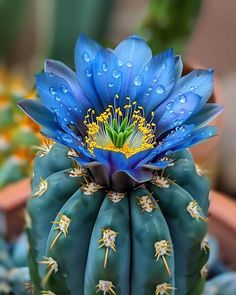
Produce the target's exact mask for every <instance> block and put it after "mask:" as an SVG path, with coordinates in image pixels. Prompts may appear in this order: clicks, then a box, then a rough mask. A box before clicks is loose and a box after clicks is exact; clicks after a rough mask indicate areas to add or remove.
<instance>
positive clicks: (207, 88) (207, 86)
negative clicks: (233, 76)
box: [171, 69, 214, 111]
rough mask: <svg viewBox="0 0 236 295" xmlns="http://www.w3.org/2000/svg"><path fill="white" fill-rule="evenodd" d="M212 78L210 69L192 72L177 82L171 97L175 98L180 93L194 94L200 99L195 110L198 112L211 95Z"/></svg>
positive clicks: (212, 73)
mask: <svg viewBox="0 0 236 295" xmlns="http://www.w3.org/2000/svg"><path fill="white" fill-rule="evenodd" d="M213 78H214V71H213V70H212V69H209V70H195V71H192V72H190V73H189V74H187V75H186V76H183V77H182V78H181V79H179V80H178V81H177V83H176V84H175V87H174V89H173V92H172V93H171V97H175V96H176V95H179V94H180V93H181V94H182V93H185V92H189V91H190V92H193V93H196V94H198V95H199V96H200V97H201V103H200V104H199V107H198V109H197V110H199V109H201V107H202V106H203V105H204V104H205V103H206V102H207V101H208V99H209V98H210V96H211V95H212V91H213ZM197 110H196V111H197Z"/></svg>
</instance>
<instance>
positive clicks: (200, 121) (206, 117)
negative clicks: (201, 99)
mask: <svg viewBox="0 0 236 295" xmlns="http://www.w3.org/2000/svg"><path fill="white" fill-rule="evenodd" d="M222 111H223V107H222V106H221V105H219V104H216V103H208V104H206V105H205V106H204V107H203V108H202V109H201V110H200V111H199V112H198V113H196V114H194V115H193V116H192V117H190V118H189V120H188V121H187V122H186V124H194V125H195V126H196V127H198V128H199V127H203V126H206V125H208V124H209V123H210V122H211V121H213V120H214V119H215V118H216V117H217V116H218V115H219V114H220V113H221V112H222Z"/></svg>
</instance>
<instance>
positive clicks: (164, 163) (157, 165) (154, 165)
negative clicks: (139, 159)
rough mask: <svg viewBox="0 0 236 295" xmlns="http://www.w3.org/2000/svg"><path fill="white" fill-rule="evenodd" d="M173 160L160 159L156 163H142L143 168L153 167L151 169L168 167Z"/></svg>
mask: <svg viewBox="0 0 236 295" xmlns="http://www.w3.org/2000/svg"><path fill="white" fill-rule="evenodd" d="M170 163H171V162H170V161H158V162H154V163H148V164H144V165H142V168H146V169H151V170H161V169H164V168H166V167H167V166H168V165H169V164H170Z"/></svg>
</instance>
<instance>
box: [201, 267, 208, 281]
mask: <svg viewBox="0 0 236 295" xmlns="http://www.w3.org/2000/svg"><path fill="white" fill-rule="evenodd" d="M200 273H201V277H202V278H204V279H206V278H207V275H208V267H207V264H205V265H203V267H202V269H201V271H200Z"/></svg>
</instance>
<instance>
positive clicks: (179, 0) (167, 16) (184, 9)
mask: <svg viewBox="0 0 236 295" xmlns="http://www.w3.org/2000/svg"><path fill="white" fill-rule="evenodd" d="M201 3H202V1H201V0H191V1H189V0H150V1H149V9H148V16H147V17H146V19H145V20H144V22H143V24H142V26H141V30H140V34H141V35H142V36H143V37H144V38H145V39H146V40H147V42H148V43H149V45H150V46H151V48H152V50H153V51H154V52H161V51H164V50H166V49H167V48H174V50H175V53H181V51H182V50H183V47H184V45H185V44H186V41H187V38H188V37H189V35H190V34H191V32H192V31H193V29H194V25H195V22H196V20H197V16H198V14H199V11H200V8H201Z"/></svg>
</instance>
